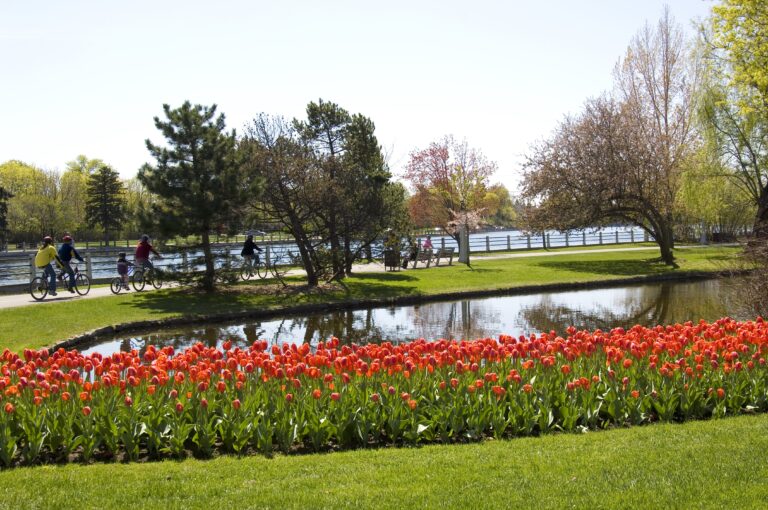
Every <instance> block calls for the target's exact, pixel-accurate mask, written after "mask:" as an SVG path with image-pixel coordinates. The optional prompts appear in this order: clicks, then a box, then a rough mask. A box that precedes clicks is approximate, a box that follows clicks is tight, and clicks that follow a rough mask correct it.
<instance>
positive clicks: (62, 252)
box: [59, 235, 83, 294]
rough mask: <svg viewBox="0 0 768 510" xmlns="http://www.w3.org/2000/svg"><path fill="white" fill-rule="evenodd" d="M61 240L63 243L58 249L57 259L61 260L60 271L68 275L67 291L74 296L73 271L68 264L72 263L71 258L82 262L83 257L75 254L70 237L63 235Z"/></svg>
mask: <svg viewBox="0 0 768 510" xmlns="http://www.w3.org/2000/svg"><path fill="white" fill-rule="evenodd" d="M61 240H62V241H63V242H62V243H61V246H60V247H59V259H61V262H62V269H64V271H65V272H66V273H67V274H68V275H69V280H67V290H68V291H69V292H71V293H73V294H74V292H75V289H74V285H75V271H74V270H73V269H72V266H71V265H70V262H72V257H73V256H74V257H75V258H76V259H77V260H79V261H80V262H83V257H81V256H80V254H79V253H77V250H76V249H75V246H74V243H73V242H72V237H70V236H69V235H65V236H64V237H63V238H62V239H61Z"/></svg>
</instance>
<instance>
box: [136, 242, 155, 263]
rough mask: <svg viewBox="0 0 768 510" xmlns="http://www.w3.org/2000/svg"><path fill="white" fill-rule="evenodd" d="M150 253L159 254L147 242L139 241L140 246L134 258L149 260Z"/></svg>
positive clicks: (137, 247)
mask: <svg viewBox="0 0 768 510" xmlns="http://www.w3.org/2000/svg"><path fill="white" fill-rule="evenodd" d="M149 252H152V253H155V254H157V252H156V251H155V249H154V248H153V247H152V245H151V244H149V243H148V242H145V241H139V244H138V245H137V246H136V255H134V256H135V257H136V258H137V259H148V258H149Z"/></svg>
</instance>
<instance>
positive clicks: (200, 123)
mask: <svg viewBox="0 0 768 510" xmlns="http://www.w3.org/2000/svg"><path fill="white" fill-rule="evenodd" d="M163 111H164V112H165V117H166V119H167V120H161V119H159V118H158V117H155V127H157V129H159V130H160V132H161V133H162V134H163V136H164V137H165V139H166V144H167V145H166V146H159V145H155V144H153V143H152V142H151V141H150V140H147V142H146V143H147V149H149V152H150V153H151V154H152V156H153V157H154V158H155V160H156V164H155V165H154V166H152V165H149V164H147V165H144V166H143V167H142V168H141V170H139V174H138V179H139V181H140V182H141V183H142V184H143V185H144V186H146V188H147V190H148V191H150V192H151V193H154V194H156V195H157V201H156V202H155V203H153V204H151V205H150V206H149V207H148V212H149V214H150V215H151V219H152V220H153V222H154V223H155V224H156V225H157V227H158V228H159V229H160V231H161V232H162V233H164V234H169V235H196V236H199V238H200V239H201V248H202V251H203V256H204V261H205V273H204V275H203V278H202V282H201V283H202V285H203V287H204V288H205V289H206V290H209V291H210V290H212V289H213V285H214V276H215V266H214V255H213V252H212V250H211V241H210V233H211V232H212V231H213V230H214V229H215V228H218V227H221V226H227V225H230V224H231V222H232V220H233V219H236V218H237V217H238V214H239V211H240V209H241V208H242V206H243V205H244V204H245V203H246V202H247V201H248V200H249V199H250V197H251V193H252V192H253V191H254V190H253V188H254V185H251V184H249V182H246V181H247V179H246V180H244V179H243V176H242V175H241V173H240V168H239V164H238V155H237V154H238V153H237V151H236V139H235V132H234V130H233V131H232V132H230V133H226V132H225V122H224V115H223V114H222V115H219V116H218V117H216V105H213V106H211V107H207V106H202V105H194V106H193V105H191V104H190V103H189V101H186V102H185V103H184V104H183V105H182V106H181V107H180V108H177V109H173V110H172V109H171V107H170V106H168V105H167V104H166V105H163Z"/></svg>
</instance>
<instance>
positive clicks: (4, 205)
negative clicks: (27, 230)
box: [0, 186, 13, 249]
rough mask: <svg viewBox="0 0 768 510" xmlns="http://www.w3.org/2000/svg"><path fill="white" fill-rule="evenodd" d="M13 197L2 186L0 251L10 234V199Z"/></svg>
mask: <svg viewBox="0 0 768 510" xmlns="http://www.w3.org/2000/svg"><path fill="white" fill-rule="evenodd" d="M10 198H13V195H12V194H11V193H10V192H8V191H7V190H6V189H5V188H3V187H2V186H0V249H3V247H4V246H5V242H6V234H7V232H8V199H10Z"/></svg>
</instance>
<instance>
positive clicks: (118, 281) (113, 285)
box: [109, 266, 144, 294]
mask: <svg viewBox="0 0 768 510" xmlns="http://www.w3.org/2000/svg"><path fill="white" fill-rule="evenodd" d="M133 273H134V270H133V266H129V267H128V278H129V279H130V278H131V277H132V276H133ZM142 288H144V287H142ZM109 290H111V291H112V294H120V291H121V290H128V284H127V283H123V279H122V278H121V277H120V276H115V277H114V278H112V281H111V282H109Z"/></svg>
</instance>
